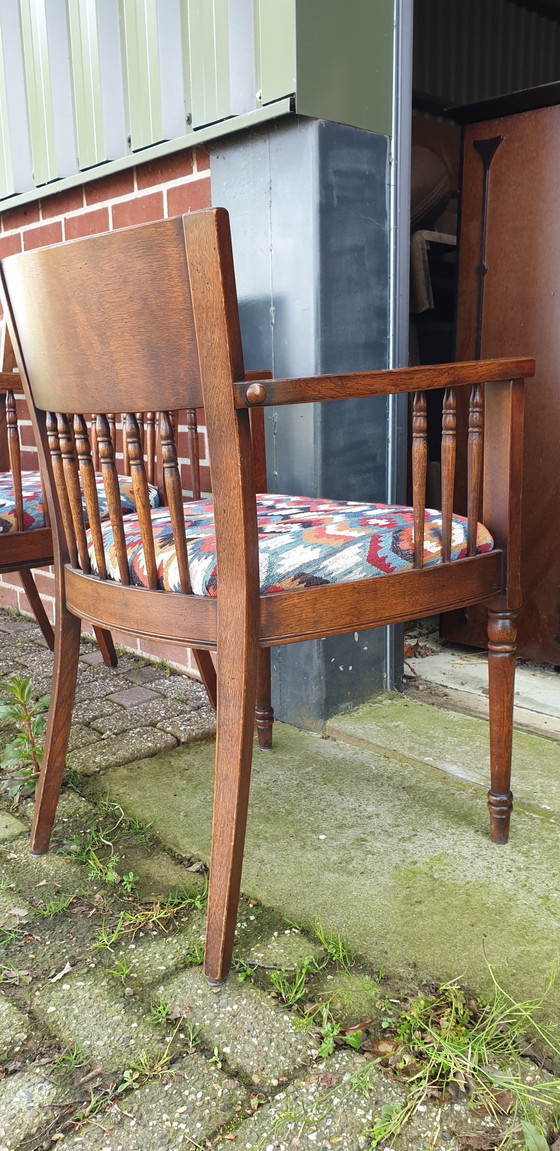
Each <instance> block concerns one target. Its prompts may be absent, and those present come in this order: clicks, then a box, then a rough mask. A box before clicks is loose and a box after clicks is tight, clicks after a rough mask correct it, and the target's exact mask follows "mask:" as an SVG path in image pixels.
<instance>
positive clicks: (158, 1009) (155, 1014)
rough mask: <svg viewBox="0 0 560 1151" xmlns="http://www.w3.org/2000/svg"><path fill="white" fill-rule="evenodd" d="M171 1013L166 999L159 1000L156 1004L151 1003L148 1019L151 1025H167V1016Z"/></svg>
mask: <svg viewBox="0 0 560 1151" xmlns="http://www.w3.org/2000/svg"><path fill="white" fill-rule="evenodd" d="M170 1011H171V1004H170V1002H169V1000H167V999H159V1000H158V1002H157V1003H153V1004H152V1006H151V1008H150V1019H151V1020H152V1023H156V1024H163V1023H167V1016H168V1015H169V1012H170Z"/></svg>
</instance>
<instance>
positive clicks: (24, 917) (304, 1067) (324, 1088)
mask: <svg viewBox="0 0 560 1151" xmlns="http://www.w3.org/2000/svg"><path fill="white" fill-rule="evenodd" d="M50 668H51V657H50V654H49V653H48V651H47V650H46V648H45V646H44V644H43V642H42V640H41V637H40V635H39V633H38V631H37V629H36V627H35V626H34V625H33V624H32V623H31V622H28V621H26V620H23V619H20V618H19V617H16V616H11V615H8V613H0V674H1V675H3V676H4V677H6V676H9V675H12V674H14V673H16V672H17V673H18V674H20V675H27V674H32V676H33V682H34V685H35V687H36V690H37V694H39V693H43V692H44V691H45V690H48V682H49V676H50ZM4 727H5V730H4V731H1V732H0V736H3V742H4V744H5V743H6V742H7V740H8V739H9V738H10V731H9V725H8V726H6V725H5V724H4ZM212 729H213V713H212V710H211V708H210V707H209V706H208V704H207V702H206V697H205V694H204V691H203V689H202V688H201V687H200V685H198V684H197V683H195V682H193V681H192V680H189V679H187V678H185V677H183V676H180V675H178V674H176V673H174V672H172V671H170V670H169V669H168V668H164V667H161V666H157V665H149V664H146V663H145V662H144V661H141V660H137V659H135V658H133V657H132V656H130V655H128V654H123V655H122V656H121V658H120V662H119V667H118V668H117V669H115V671H112V670H108V669H106V668H104V667H103V666H102V665H100V663H99V659H98V656H97V654H96V652H95V651H94V650H93V649H92V646H91V645H88V644H87V643H86V644H84V653H83V657H82V664H81V670H80V681H79V688H78V698H77V703H76V709H75V726H74V728H73V742H72V751H71V752H70V755H69V760H68V762H69V767H70V768H71V769H72V770H71V771H70V772H69V773H68V782H67V783H66V785H65V788H64V791H63V794H62V797H61V801H60V805H59V810H58V815H57V821H56V831H55V835H54V837H53V845H52V848H51V851H50V852H49V854H48V855H46V856H43V857H42V858H40V859H32V858H31V857H30V856H29V854H28V850H27V842H28V834H29V823H30V817H31V811H32V804H31V801H26V800H23V801H22V802H20V804H19V807H18V808H17V810H16V811H10V810H9V804H8V803H4V805H3V806H2V808H1V809H0V1151H47V1149H48V1148H54V1147H58V1146H62V1147H65V1148H68V1151H144V1149H145V1151H175V1149H185V1151H186V1149H188V1148H198V1149H199V1151H200V1149H204V1151H206V1149H209V1148H213V1147H215V1148H219V1149H220V1151H225V1149H226V1148H227V1147H230V1146H232V1145H233V1146H237V1147H239V1148H244V1149H245V1151H288V1149H291V1148H300V1149H304V1148H305V1149H308V1151H310V1149H311V1148H314V1149H315V1151H330V1149H331V1148H333V1147H335V1148H338V1149H339V1151H369V1148H370V1147H371V1146H372V1128H373V1125H374V1123H375V1122H376V1119H377V1118H378V1117H379V1115H380V1114H381V1113H382V1109H383V1108H391V1107H395V1106H398V1105H399V1104H400V1103H402V1101H403V1099H404V1098H405V1097H406V1089H405V1087H404V1086H403V1085H402V1083H397V1082H396V1081H395V1078H394V1077H393V1076H391V1075H389V1074H388V1073H387V1072H386V1071H383V1070H381V1069H380V1068H379V1067H377V1066H376V1065H374V1064H373V1063H372V1062H367V1060H366V1059H365V1058H364V1056H363V1055H362V1054H359V1053H358V1052H356V1051H353V1050H351V1049H350V1048H349V1047H348V1046H347V1045H346V1044H345V1042H344V1039H343V1038H341V1037H340V1036H338V1038H337V1032H338V1030H339V1029H340V1028H341V1027H343V1026H352V1025H353V1024H358V1023H359V1022H360V1021H361V1020H363V1019H364V1016H366V1017H367V1024H368V1026H371V1025H372V1023H373V1024H374V1026H375V1020H376V1017H377V1019H378V1023H379V1026H381V1020H382V1014H383V1011H384V1010H386V1004H387V1002H388V1000H387V992H386V991H385V990H384V989H383V988H382V987H381V988H380V987H379V985H378V984H377V983H376V982H375V980H374V979H373V978H372V973H371V972H369V973H368V971H367V969H364V968H361V967H359V965H353V966H352V967H351V970H341V967H340V963H339V964H338V965H337V964H336V963H335V962H334V961H333V959H332V957H331V959H330V960H329V957H328V956H327V954H326V953H325V950H324V946H323V944H321V943H320V942H318V940H317V938H315V937H312V936H311V935H308V934H306V933H305V932H304V931H302V930H301V929H299V928H298V927H297V926H295V925H293V924H288V923H287V922H286V921H285V920H283V919H282V918H281V917H280V916H279V915H277V914H276V913H275V912H274V910H272V909H265V908H260V907H258V906H255V905H254V904H253V903H249V902H248V901H246V900H242V903H241V907H240V916H239V923H238V944H237V949H236V967H235V970H234V972H233V973H232V976H231V977H230V980H229V982H228V983H227V984H226V985H224V986H222V987H220V988H211V987H209V986H208V985H207V984H206V982H205V980H204V978H203V976H202V973H201V967H200V963H201V957H202V943H203V937H204V905H205V874H204V868H203V867H202V865H201V864H200V862H199V861H197V860H196V859H193V858H191V857H188V856H181V857H178V856H177V855H173V854H171V853H170V852H168V851H167V850H166V849H165V845H164V844H160V843H158V842H157V841H156V840H155V837H154V836H153V835H152V833H151V831H150V828H149V827H144V826H142V825H140V824H139V823H138V822H137V821H134V820H131V819H126V818H125V817H124V814H123V812H122V810H121V809H120V808H119V807H118V805H117V804H114V803H112V802H111V798H110V796H108V797H107V799H106V801H105V802H104V803H102V804H100V803H99V800H98V799H97V800H95V799H92V798H90V793H88V779H89V777H90V776H92V775H95V776H97V775H98V773H100V772H103V771H104V770H105V769H106V768H108V767H114V766H115V765H117V764H124V763H130V762H133V761H134V760H136V759H138V758H139V757H142V758H145V757H146V756H150V755H155V754H158V753H161V752H162V751H164V750H166V749H167V748H172V747H175V746H176V745H177V742H178V741H183V742H190V741H192V740H196V739H201V738H204V739H205V738H208V737H209V735H211V733H212ZM96 793H97V794H99V788H96ZM306 960H308V961H309V965H310V968H311V969H312V961H315V964H316V965H323V966H322V970H321V972H320V975H318V976H317V978H316V982H315V985H314V986H313V982H311V984H310V985H307V986H305V987H303V989H302V987H300V990H299V992H298V990H297V986H296V985H297V978H298V974H299V973H300V972H301V969H302V965H305V962H306ZM274 979H276V986H274V985H273V981H274ZM278 980H280V982H281V981H282V980H284V989H283V991H284V1000H285V1002H281V997H279V994H278V991H279V982H278ZM298 995H299V999H298ZM308 997H311V1003H307V1004H306V1002H305V1001H306V998H308ZM313 997H315V1003H313ZM286 1001H287V1002H286ZM292 1001H293V1002H295V1003H297V1004H298V1005H299V1006H298V1008H297V1009H296V1008H295V1007H294V1005H293V1002H292ZM327 1001H328V1003H329V1004H330V1008H329V1009H332V1011H335V1013H336V1014H335V1015H331V1016H330V1021H331V1043H330V1047H331V1048H332V1049H333V1050H332V1053H330V1052H329V1043H328V1042H327V1043H326V1046H325V1038H326V1037H327V1039H328V1027H327V1029H325V1026H324V1023H325V1019H326V1018H327V1017H326V1015H325V1013H324V1012H323V1015H321V1009H320V1007H319V1004H320V1003H327ZM302 1007H303V1010H302ZM306 1007H307V1009H308V1018H307V1021H306V1017H305V1008H306ZM313 1012H315V1016H316V1017H315V1024H316V1025H312V1024H310V1022H309V1013H311V1014H313ZM321 1018H322V1019H323V1027H322V1029H321V1026H320V1025H319V1024H320V1020H321ZM317 1020H319V1023H318V1022H317ZM364 1025H365V1024H364ZM379 1033H380V1034H382V1031H380V1032H379ZM349 1034H350V1035H351V1034H352V1033H351V1032H350V1033H349ZM335 1040H336V1042H335ZM443 1110H445V1108H444V1109H443ZM420 1111H421V1112H422V1113H420ZM447 1111H448V1114H447V1117H446V1122H445V1123H444V1124H443V1125H442V1124H441V1115H442V1112H441V1111H440V1109H438V1107H437V1106H436V1104H434V1103H432V1102H429V1103H428V1104H427V1105H426V1106H424V1107H423V1108H422V1109H419V1113H418V1114H417V1115H416V1116H415V1118H414V1120H413V1122H412V1124H411V1125H410V1126H409V1128H408V1129H407V1132H406V1134H404V1135H401V1136H399V1138H398V1139H393V1140H392V1141H391V1143H390V1145H389V1144H387V1145H386V1148H389V1146H390V1147H391V1148H393V1149H394V1151H399V1149H400V1151H414V1149H415V1148H416V1149H418V1151H424V1149H425V1151H428V1148H432V1149H436V1148H440V1149H441V1148H446V1149H448V1151H459V1149H460V1148H464V1147H467V1146H470V1147H480V1148H486V1147H487V1146H496V1145H497V1142H495V1143H492V1142H490V1143H484V1142H483V1141H482V1140H481V1141H479V1143H476V1141H472V1140H471V1142H468V1141H467V1142H465V1141H464V1140H463V1141H462V1142H461V1140H460V1139H459V1138H458V1137H457V1135H456V1131H457V1129H459V1128H461V1129H462V1130H463V1132H466V1133H467V1134H469V1133H470V1134H471V1135H472V1132H473V1131H475V1132H476V1131H480V1130H482V1131H483V1133H484V1132H486V1133H488V1131H490V1129H491V1127H492V1125H491V1124H490V1127H489V1125H488V1120H484V1121H481V1120H480V1119H479V1120H476V1119H473V1116H472V1115H471V1114H470V1113H469V1112H468V1107H467V1106H466V1104H463V1105H462V1107H458V1106H456V1105H453V1107H452V1108H451V1110H450V1109H449V1106H448V1108H447ZM456 1112H458V1114H457V1113H456ZM477 1124H478V1125H477ZM492 1130H493V1128H492Z"/></svg>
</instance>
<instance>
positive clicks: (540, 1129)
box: [371, 969, 560, 1151]
mask: <svg viewBox="0 0 560 1151" xmlns="http://www.w3.org/2000/svg"><path fill="white" fill-rule="evenodd" d="M490 974H491V977H492V984H493V991H492V994H491V995H490V996H489V997H488V998H487V999H485V1000H484V999H481V1000H476V999H474V998H472V997H470V996H468V994H467V993H466V992H465V991H464V990H463V989H462V988H461V987H459V986H458V985H457V984H456V983H448V984H445V985H444V986H442V987H440V988H439V989H438V991H437V992H435V993H434V994H431V995H418V996H417V997H416V998H415V999H413V1000H411V1001H410V1002H409V1003H408V1005H407V1007H406V1009H405V1010H403V1011H402V1012H401V1014H400V1018H399V1021H398V1023H397V1026H396V1028H395V1029H394V1040H393V1043H392V1044H391V1045H390V1064H391V1067H392V1069H393V1073H394V1074H397V1075H398V1076H399V1078H401V1079H404V1080H405V1081H406V1082H407V1084H408V1086H409V1092H408V1098H407V1100H406V1102H405V1103H404V1104H403V1105H402V1106H401V1107H397V1108H389V1109H385V1110H384V1111H382V1112H381V1114H380V1115H379V1117H378V1119H377V1120H376V1123H375V1125H374V1128H373V1130H372V1132H371V1148H375V1147H378V1146H379V1145H380V1144H385V1143H387V1141H390V1140H392V1139H393V1138H394V1137H396V1136H397V1135H398V1134H399V1132H400V1131H401V1130H402V1129H403V1127H404V1126H405V1125H406V1123H407V1122H408V1121H409V1120H410V1119H411V1118H412V1116H413V1115H414V1114H415V1112H416V1111H417V1110H418V1108H419V1107H421V1106H423V1104H424V1102H425V1100H426V1099H428V1098H434V1097H435V1098H439V1099H440V1100H441V1101H443V1100H444V1099H445V1098H448V1097H450V1095H451V1096H454V1097H459V1096H460V1095H461V1094H462V1095H463V1096H464V1098H465V1100H468V1104H469V1107H470V1108H471V1109H472V1110H474V1111H478V1112H480V1110H481V1109H482V1112H483V1113H486V1114H488V1115H489V1116H491V1117H493V1118H497V1117H498V1116H500V1115H502V1116H503V1114H504V1112H505V1113H507V1114H508V1115H509V1116H510V1122H509V1129H508V1131H507V1133H506V1134H505V1135H504V1137H503V1140H502V1143H501V1144H500V1147H502V1148H506V1147H510V1146H513V1145H514V1140H515V1138H516V1137H518V1136H519V1134H521V1135H522V1138H523V1140H524V1146H525V1148H526V1151H545V1148H546V1147H547V1146H548V1144H547V1141H546V1129H545V1122H544V1119H543V1117H542V1110H543V1109H544V1110H546V1109H550V1108H554V1109H556V1110H558V1106H559V1102H560V1080H559V1079H548V1080H547V1081H538V1082H536V1083H528V1082H526V1081H525V1080H524V1079H523V1078H522V1077H521V1075H520V1074H519V1072H517V1071H514V1070H512V1067H515V1066H516V1065H518V1064H519V1059H520V1057H521V1055H522V1054H523V1052H524V1051H525V1050H526V1040H527V1036H528V1035H532V1036H533V1037H535V1038H536V1039H537V1041H540V1042H541V1043H543V1044H544V1046H545V1048H546V1049H547V1050H548V1052H549V1054H550V1053H553V1054H554V1055H556V1056H558V1057H560V1047H559V1045H558V1042H557V1040H556V1039H555V1038H554V1036H553V1035H552V1033H551V1032H550V1031H549V1030H548V1029H546V1028H543V1027H541V1026H540V1024H539V1023H538V1022H537V1020H536V1018H535V1013H536V1012H538V1010H539V1008H540V1007H541V1006H542V1003H543V1000H544V996H543V997H542V998H541V999H540V1000H528V1001H526V1002H523V1003H517V1002H516V1001H515V1000H514V999H513V998H512V997H511V996H510V995H508V994H507V992H505V991H504V990H503V988H502V987H500V985H499V984H498V982H497V980H496V978H495V976H494V973H493V972H492V970H491V969H490ZM549 989H550V985H549V988H547V991H546V992H545V995H546V994H547V992H548V990H549ZM382 1062H383V1060H382Z"/></svg>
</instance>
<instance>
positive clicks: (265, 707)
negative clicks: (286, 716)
mask: <svg viewBox="0 0 560 1151" xmlns="http://www.w3.org/2000/svg"><path fill="white" fill-rule="evenodd" d="M270 695H271V687H270V648H269V647H265V648H262V647H261V648H260V649H259V655H258V663H257V706H256V709H255V719H256V724H257V736H258V740H259V747H260V749H261V751H270V749H271V747H272V724H273V722H274V710H273V707H272V704H271V702H270Z"/></svg>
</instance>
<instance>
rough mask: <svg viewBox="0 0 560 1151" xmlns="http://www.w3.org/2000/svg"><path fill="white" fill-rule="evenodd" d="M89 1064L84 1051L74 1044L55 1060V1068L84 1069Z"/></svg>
mask: <svg viewBox="0 0 560 1151" xmlns="http://www.w3.org/2000/svg"><path fill="white" fill-rule="evenodd" d="M86 1063H89V1056H88V1055H86V1053H85V1051H83V1050H82V1048H81V1047H80V1046H79V1045H78V1044H77V1043H75V1044H74V1046H73V1047H67V1048H66V1051H64V1052H63V1054H62V1055H61V1056H60V1058H59V1059H57V1061H56V1064H55V1066H56V1067H71V1068H72V1070H74V1069H75V1068H77V1067H85V1065H86Z"/></svg>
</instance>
